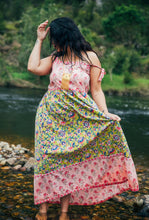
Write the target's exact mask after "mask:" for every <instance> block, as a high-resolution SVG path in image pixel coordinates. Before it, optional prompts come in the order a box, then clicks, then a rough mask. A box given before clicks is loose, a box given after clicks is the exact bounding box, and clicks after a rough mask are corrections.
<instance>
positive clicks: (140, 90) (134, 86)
mask: <svg viewBox="0 0 149 220" xmlns="http://www.w3.org/2000/svg"><path fill="white" fill-rule="evenodd" d="M11 75H12V78H11V79H9V80H3V79H1V80H0V86H1V87H7V88H13V87H15V88H31V89H43V90H46V89H47V87H48V83H49V76H44V77H40V79H39V77H37V76H35V77H34V78H32V77H31V73H28V72H26V73H13V74H11ZM102 88H103V91H104V92H105V94H108V95H118V96H149V79H147V78H145V77H136V76H135V77H133V80H132V81H131V82H130V83H128V84H126V83H124V76H123V75H115V74H113V75H112V79H111V77H110V75H109V74H106V75H105V77H104V79H103V81H102Z"/></svg>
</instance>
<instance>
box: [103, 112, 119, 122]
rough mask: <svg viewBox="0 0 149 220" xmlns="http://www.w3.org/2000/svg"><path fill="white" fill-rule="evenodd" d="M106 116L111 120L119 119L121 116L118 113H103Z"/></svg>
mask: <svg viewBox="0 0 149 220" xmlns="http://www.w3.org/2000/svg"><path fill="white" fill-rule="evenodd" d="M105 115H106V116H107V117H109V118H110V119H112V120H115V121H120V120H121V118H120V117H119V116H118V115H115V114H112V113H109V112H108V113H106V114H105Z"/></svg>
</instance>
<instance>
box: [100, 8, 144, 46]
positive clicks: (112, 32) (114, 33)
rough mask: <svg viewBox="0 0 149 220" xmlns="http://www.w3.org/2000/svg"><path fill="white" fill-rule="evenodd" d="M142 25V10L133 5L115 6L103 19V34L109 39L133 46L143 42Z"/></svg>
mask: <svg viewBox="0 0 149 220" xmlns="http://www.w3.org/2000/svg"><path fill="white" fill-rule="evenodd" d="M144 25H145V17H144V15H143V12H142V11H141V10H140V9H138V8H137V7H136V6H135V5H129V6H126V5H122V6H120V7H116V9H115V11H114V12H112V13H110V14H109V16H108V17H107V18H105V19H104V20H103V27H104V31H105V35H106V37H107V39H108V40H109V41H112V42H116V43H123V44H124V45H125V46H129V47H131V46H134V47H135V48H137V47H138V45H140V43H143V40H144V36H143V28H144Z"/></svg>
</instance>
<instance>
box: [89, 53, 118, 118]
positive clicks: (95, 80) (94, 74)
mask: <svg viewBox="0 0 149 220" xmlns="http://www.w3.org/2000/svg"><path fill="white" fill-rule="evenodd" d="M88 56H89V58H90V60H91V61H92V64H93V66H91V70H90V77H91V83H90V86H91V94H92V97H93V100H94V101H95V103H96V104H97V106H98V108H99V110H100V111H101V112H103V113H104V114H105V115H106V116H108V117H109V118H111V119H113V120H117V121H120V120H121V119H120V117H119V116H118V115H115V114H111V113H109V111H108V108H107V105H106V99H105V95H104V93H103V91H102V88H101V81H99V77H100V74H101V69H100V68H101V64H100V61H99V59H98V57H97V55H96V54H95V53H94V52H88ZM98 67H99V68H98Z"/></svg>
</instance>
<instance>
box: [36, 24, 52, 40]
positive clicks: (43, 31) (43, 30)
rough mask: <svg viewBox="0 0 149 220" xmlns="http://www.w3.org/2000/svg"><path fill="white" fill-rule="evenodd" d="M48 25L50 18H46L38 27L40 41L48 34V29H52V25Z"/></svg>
mask: <svg viewBox="0 0 149 220" xmlns="http://www.w3.org/2000/svg"><path fill="white" fill-rule="evenodd" d="M47 25H48V20H46V21H45V22H43V23H41V24H40V25H39V26H38V28H37V39H38V40H40V41H43V40H44V39H45V38H46V36H47V33H48V31H49V30H50V27H48V28H47V29H46V26H47Z"/></svg>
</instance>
